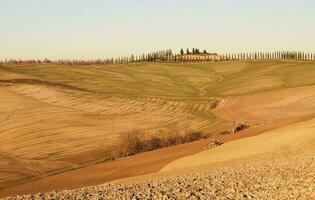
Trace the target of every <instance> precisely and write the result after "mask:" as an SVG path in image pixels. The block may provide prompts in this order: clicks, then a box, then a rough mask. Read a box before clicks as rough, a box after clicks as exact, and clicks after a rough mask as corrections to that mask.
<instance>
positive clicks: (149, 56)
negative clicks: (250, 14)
mask: <svg viewBox="0 0 315 200" xmlns="http://www.w3.org/2000/svg"><path fill="white" fill-rule="evenodd" d="M200 54H203V55H202V56H203V57H198V55H200ZM184 55H197V57H194V56H184ZM212 55H213V54H208V52H207V51H206V50H204V51H203V53H201V51H200V50H199V49H198V48H192V51H190V49H189V48H187V49H186V52H185V51H184V49H181V50H180V52H179V53H177V54H174V53H173V51H172V50H171V49H167V50H162V51H155V52H150V53H144V54H139V55H134V54H132V55H131V56H129V57H117V58H110V59H97V60H50V59H43V60H40V59H37V60H21V59H18V60H16V59H5V60H2V61H1V60H0V64H64V65H114V64H128V63H137V62H205V61H229V60H275V59H278V60H301V61H310V60H315V53H305V52H299V51H275V52H271V53H270V52H252V53H229V54H221V55H218V56H217V57H216V58H215V59H214V58H213V57H212Z"/></svg>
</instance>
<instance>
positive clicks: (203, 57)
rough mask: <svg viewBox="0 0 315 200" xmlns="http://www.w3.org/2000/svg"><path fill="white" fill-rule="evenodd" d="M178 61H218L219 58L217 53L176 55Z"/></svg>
mask: <svg viewBox="0 0 315 200" xmlns="http://www.w3.org/2000/svg"><path fill="white" fill-rule="evenodd" d="M177 58H178V59H180V60H185V61H218V60H220V56H219V54H217V53H199V54H184V55H178V56H177Z"/></svg>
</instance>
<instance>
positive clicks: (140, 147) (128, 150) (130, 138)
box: [119, 131, 206, 157]
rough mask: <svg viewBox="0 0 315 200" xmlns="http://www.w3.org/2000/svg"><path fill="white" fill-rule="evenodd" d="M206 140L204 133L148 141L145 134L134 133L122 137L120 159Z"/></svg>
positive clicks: (188, 133) (154, 138)
mask: <svg viewBox="0 0 315 200" xmlns="http://www.w3.org/2000/svg"><path fill="white" fill-rule="evenodd" d="M202 138H206V136H204V135H203V134H202V132H194V131H189V132H186V133H184V134H183V135H175V136H168V137H161V138H160V137H155V136H154V137H151V138H149V139H147V138H146V137H145V134H144V133H141V132H140V131H132V132H130V133H126V134H123V135H122V140H121V141H122V142H121V146H120V153H119V155H120V157H123V156H131V155H135V154H138V153H142V152H147V151H153V150H156V149H160V148H164V147H169V146H174V145H178V144H184V143H188V142H193V141H196V140H199V139H202Z"/></svg>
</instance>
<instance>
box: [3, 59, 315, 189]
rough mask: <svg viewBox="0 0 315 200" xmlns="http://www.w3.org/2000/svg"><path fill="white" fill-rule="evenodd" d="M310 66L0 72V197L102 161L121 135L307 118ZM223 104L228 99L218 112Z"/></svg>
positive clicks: (313, 72) (313, 76) (314, 78)
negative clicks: (5, 191)
mask: <svg viewBox="0 0 315 200" xmlns="http://www.w3.org/2000/svg"><path fill="white" fill-rule="evenodd" d="M314 66H315V64H314V62H291V61H248V62H245V61H244V62H243V61H240V62H222V63H219V62H218V63H193V64H167V63H165V64H160V63H137V64H130V65H120V66H109V67H108V66H104V67H102V66H98V67H80V66H61V65H57V66H54V65H42V66H31V67H16V66H15V67H12V66H0V96H1V98H0V139H1V140H0V157H1V159H0V190H1V189H4V188H9V187H11V186H16V185H18V184H21V183H27V182H30V181H32V180H35V179H43V178H45V177H47V176H51V175H53V174H56V173H60V172H62V171H67V170H71V169H75V168H78V167H83V166H88V165H89V166H91V165H94V164H95V163H99V162H103V161H104V160H106V159H108V158H110V157H111V156H112V154H113V149H116V148H117V145H119V142H120V138H121V135H122V134H125V133H129V132H132V131H134V130H138V131H141V132H144V133H145V134H146V135H147V137H150V136H152V135H157V136H160V137H163V136H169V135H178V134H183V133H185V132H187V131H191V130H194V131H202V132H203V133H205V134H216V133H219V132H221V131H223V130H227V129H231V128H232V124H233V121H235V120H236V121H237V122H250V123H251V125H253V127H252V128H255V127H256V126H261V127H266V126H269V124H274V123H280V124H281V125H286V124H288V123H293V122H297V121H301V120H306V119H310V118H311V117H312V115H313V114H314V113H313V110H314V101H313V99H314V93H313V92H312V91H313V89H314V88H313V86H309V85H313V84H314V83H315V67H314ZM283 91H285V92H283ZM264 94H266V95H267V97H266V98H265V97H264V96H263V95H264ZM261 95H262V96H261ZM269 96H270V97H272V98H270V97H269ZM278 97H279V98H278ZM280 97H281V98H280ZM282 97H288V98H282ZM289 97H290V98H289ZM268 99H270V100H271V101H268ZM279 99H281V100H279ZM217 100H220V101H221V100H223V101H221V105H219V107H218V108H216V109H214V107H215V106H216V105H213V102H215V101H217ZM257 103H259V104H258V105H257ZM300 107H303V109H299V108H300ZM235 116H237V117H235ZM226 145H228V143H227V144H226ZM220 148H221V147H220ZM220 148H218V150H219V149H220ZM222 148H224V146H222ZM199 151H202V148H201V150H199ZM204 153H205V152H204ZM257 153H261V152H257ZM188 154H189V153H188ZM197 155H198V154H197ZM239 157H240V156H239ZM177 158H178V157H174V159H177ZM183 159H185V158H183ZM171 161H172V160H168V161H167V163H168V162H171ZM175 162H177V161H175ZM167 163H165V164H167ZM196 164H198V162H196ZM170 165H172V163H171V164H170ZM12 166H14V167H12ZM160 167H162V166H160ZM180 168H181V167H180ZM155 170H156V169H155ZM149 171H150V170H149ZM150 172H152V171H150ZM0 193H1V191H0Z"/></svg>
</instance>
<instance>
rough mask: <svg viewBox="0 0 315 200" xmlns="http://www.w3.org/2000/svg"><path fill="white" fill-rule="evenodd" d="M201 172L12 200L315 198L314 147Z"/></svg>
mask: <svg viewBox="0 0 315 200" xmlns="http://www.w3.org/2000/svg"><path fill="white" fill-rule="evenodd" d="M195 171H197V170H195ZM198 171H199V172H190V173H188V174H185V175H168V176H164V177H160V178H157V177H151V178H144V179H142V180H137V181H130V182H120V183H119V182H117V183H108V184H104V185H99V186H93V187H86V188H81V189H76V190H65V191H60V192H50V193H40V194H36V195H27V196H18V197H10V198H8V199H10V200H11V199H268V200H270V199H307V200H310V199H315V153H314V152H308V153H299V154H294V155H291V154H288V155H282V156H281V157H277V158H274V159H269V160H268V161H265V160H258V159H256V161H255V160H254V161H249V162H246V164H239V165H235V166H229V167H224V168H219V169H212V170H201V169H200V170H198Z"/></svg>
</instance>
